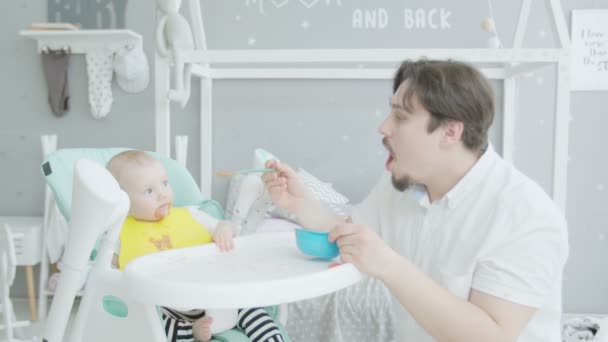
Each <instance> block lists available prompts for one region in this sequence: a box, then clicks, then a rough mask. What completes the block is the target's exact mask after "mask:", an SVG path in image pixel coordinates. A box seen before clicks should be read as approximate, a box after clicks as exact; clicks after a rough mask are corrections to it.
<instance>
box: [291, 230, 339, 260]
mask: <svg viewBox="0 0 608 342" xmlns="http://www.w3.org/2000/svg"><path fill="white" fill-rule="evenodd" d="M328 234H329V233H328V232H317V231H314V230H308V229H302V228H298V229H296V244H297V246H298V249H299V250H300V251H301V252H302V253H304V254H308V255H311V256H314V257H317V258H322V259H333V258H335V257H337V256H338V255H339V254H340V251H339V250H338V245H336V243H335V242H333V243H332V242H329V241H328V240H327V236H328Z"/></svg>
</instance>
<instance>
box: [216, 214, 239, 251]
mask: <svg viewBox="0 0 608 342" xmlns="http://www.w3.org/2000/svg"><path fill="white" fill-rule="evenodd" d="M235 232H236V227H235V225H234V223H232V222H230V221H220V222H219V223H218V224H217V227H215V232H214V233H213V241H214V242H215V244H216V245H217V247H218V248H219V249H220V252H229V251H231V250H232V249H233V248H234V235H235Z"/></svg>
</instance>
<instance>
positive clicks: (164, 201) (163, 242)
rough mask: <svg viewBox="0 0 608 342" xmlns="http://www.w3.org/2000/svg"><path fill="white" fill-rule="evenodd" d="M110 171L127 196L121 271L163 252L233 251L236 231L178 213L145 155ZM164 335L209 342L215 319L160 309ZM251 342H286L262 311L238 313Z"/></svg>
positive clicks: (124, 156)
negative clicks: (212, 246)
mask: <svg viewBox="0 0 608 342" xmlns="http://www.w3.org/2000/svg"><path fill="white" fill-rule="evenodd" d="M107 169H108V170H109V171H110V173H111V174H112V175H113V176H114V177H115V178H116V180H117V181H118V184H119V185H120V187H121V189H122V190H123V191H125V192H126V193H127V194H128V195H129V201H130V205H131V206H130V209H129V216H127V218H126V219H125V222H124V224H123V227H122V230H121V232H120V246H118V248H117V250H118V254H117V257H116V258H115V264H116V265H117V266H118V267H119V268H120V269H123V268H124V267H125V265H126V264H127V263H128V262H129V261H131V260H132V259H134V258H136V257H138V256H142V255H146V254H149V253H154V252H158V251H162V250H167V249H173V248H183V247H189V246H194V245H200V244H205V243H210V242H215V243H216V244H217V246H218V248H219V249H220V251H221V252H226V251H230V250H232V249H233V248H234V242H233V238H234V236H235V235H236V233H237V230H238V229H237V226H235V225H234V224H233V223H231V222H229V221H220V220H217V219H215V218H213V217H211V216H210V215H208V214H206V213H204V212H201V211H198V210H196V208H194V207H192V208H190V207H186V208H174V207H172V204H173V190H172V188H171V184H169V179H168V177H167V172H166V170H165V168H164V167H163V165H162V163H161V162H160V161H158V160H157V159H155V158H154V157H152V156H151V155H150V154H148V153H146V152H144V151H138V150H129V151H125V152H122V153H119V154H117V155H116V156H114V157H113V158H112V159H111V160H110V161H109V162H108V164H107ZM161 313H162V319H163V326H164V328H165V333H166V334H167V337H168V338H169V339H170V340H171V341H192V338H193V337H194V339H195V340H196V341H209V340H210V339H211V323H212V321H213V320H212V318H211V317H210V316H205V311H204V310H189V311H179V310H175V309H170V308H164V307H163V308H161ZM237 326H238V327H239V328H240V329H242V330H243V331H244V332H245V334H246V335H247V336H248V337H249V338H250V339H251V340H252V341H256V342H257V341H269V342H270V341H272V342H274V341H283V338H282V336H281V333H280V330H279V329H278V327H277V325H276V323H275V322H274V320H273V319H272V318H271V317H270V316H269V315H268V313H266V311H265V310H264V309H261V308H252V309H239V310H238V324H237Z"/></svg>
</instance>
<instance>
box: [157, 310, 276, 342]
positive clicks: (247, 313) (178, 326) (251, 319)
mask: <svg viewBox="0 0 608 342" xmlns="http://www.w3.org/2000/svg"><path fill="white" fill-rule="evenodd" d="M160 311H161V317H162V320H163V326H164V329H165V334H166V335H167V338H169V340H170V341H171V342H174V341H175V342H178V341H179V342H188V341H191V342H193V341H194V336H193V334H192V324H193V323H194V321H196V320H197V319H200V318H202V317H204V316H205V310H190V311H179V310H174V309H169V308H165V307H161V308H160ZM237 327H239V328H240V329H241V330H243V332H244V333H245V335H247V337H248V338H249V340H250V341H252V342H283V336H282V335H281V331H280V330H279V327H278V326H277V324H276V323H275V321H274V319H272V317H270V316H269V315H268V313H267V312H266V310H264V309H262V308H251V309H239V310H238V321H237Z"/></svg>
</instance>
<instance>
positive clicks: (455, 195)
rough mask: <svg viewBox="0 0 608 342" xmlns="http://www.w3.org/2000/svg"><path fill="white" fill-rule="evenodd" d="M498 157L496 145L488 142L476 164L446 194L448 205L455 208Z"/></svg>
mask: <svg viewBox="0 0 608 342" xmlns="http://www.w3.org/2000/svg"><path fill="white" fill-rule="evenodd" d="M497 159H498V155H497V154H496V152H495V151H494V147H492V144H488V147H487V148H486V150H485V151H484V152H483V154H482V155H481V157H480V158H479V160H477V162H476V163H475V165H473V167H472V168H471V169H470V170H469V172H467V173H466V174H465V175H464V177H462V179H461V180H460V181H458V183H456V185H455V186H454V187H453V188H452V189H451V190H450V191H448V193H447V194H446V195H445V198H446V199H447V204H448V207H449V208H454V207H455V206H456V205H457V204H458V203H460V202H461V200H462V198H463V197H464V196H465V195H466V194H467V193H468V192H469V191H470V190H471V189H473V188H474V187H475V186H477V185H478V184H479V183H481V181H482V180H483V179H484V178H485V177H486V175H487V174H488V172H490V169H491V167H492V165H493V164H494V163H495V161H496V160H497Z"/></svg>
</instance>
